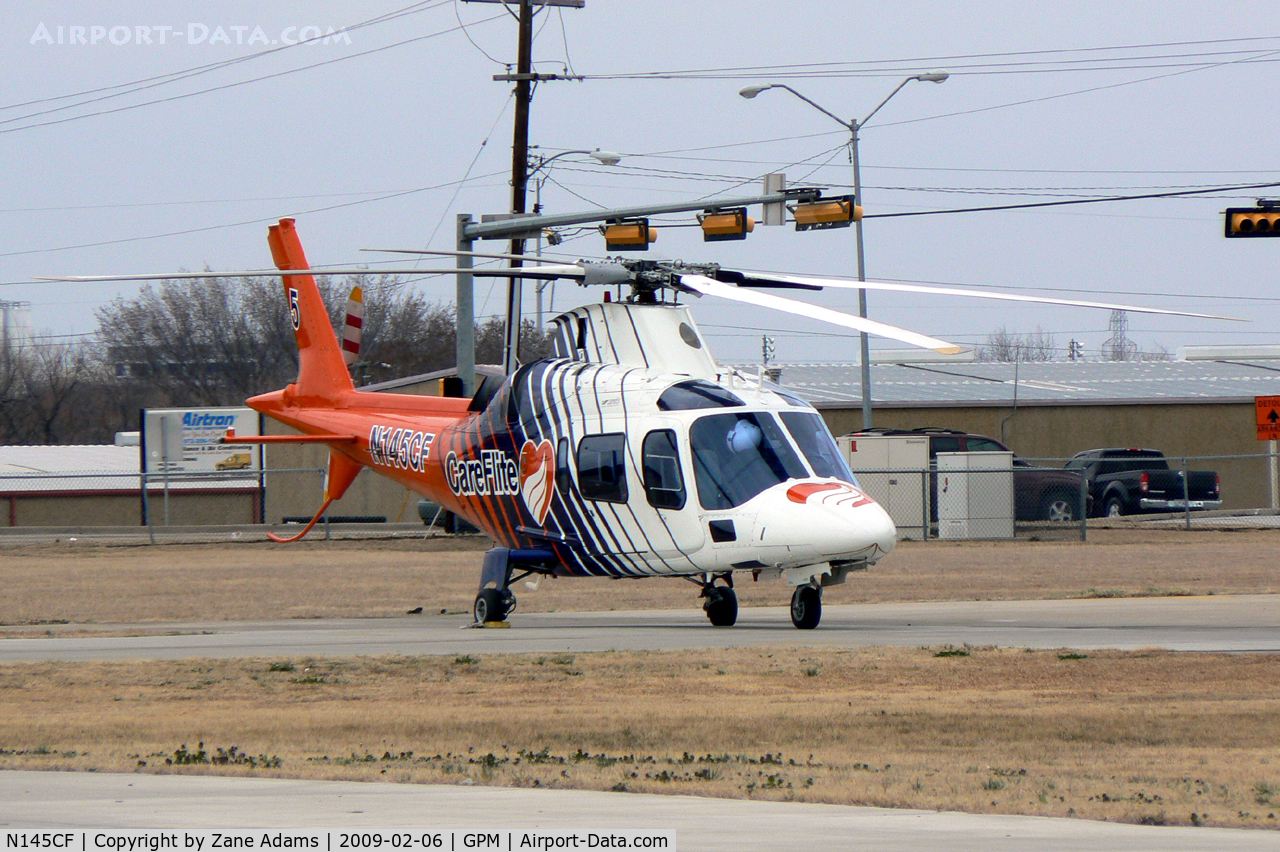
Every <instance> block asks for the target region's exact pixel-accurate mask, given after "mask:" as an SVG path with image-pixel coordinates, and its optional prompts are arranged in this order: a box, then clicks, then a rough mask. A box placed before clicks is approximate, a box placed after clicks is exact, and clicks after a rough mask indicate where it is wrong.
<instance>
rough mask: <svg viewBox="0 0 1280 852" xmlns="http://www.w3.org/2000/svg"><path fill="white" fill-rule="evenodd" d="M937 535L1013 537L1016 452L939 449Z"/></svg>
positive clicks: (951, 537) (961, 537)
mask: <svg viewBox="0 0 1280 852" xmlns="http://www.w3.org/2000/svg"><path fill="white" fill-rule="evenodd" d="M937 459H938V474H937V476H938V538H947V539H1000V538H1013V518H1014V513H1013V453H938V456H937Z"/></svg>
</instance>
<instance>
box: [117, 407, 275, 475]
mask: <svg viewBox="0 0 1280 852" xmlns="http://www.w3.org/2000/svg"><path fill="white" fill-rule="evenodd" d="M228 429H235V430H236V434H237V435H257V434H258V412H256V411H254V410H252V409H250V408H148V409H146V410H145V411H143V412H142V460H143V465H144V467H145V469H146V471H147V472H148V473H163V472H165V471H168V472H169V473H171V474H178V473H210V474H216V473H226V474H235V473H242V472H244V471H256V470H260V469H261V468H262V465H261V464H260V460H261V458H262V455H261V451H260V450H259V448H258V447H257V446H254V445H250V444H220V443H218V442H219V441H220V440H221V439H222V437H223V436H224V435H226V434H227V430H228Z"/></svg>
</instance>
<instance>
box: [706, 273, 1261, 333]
mask: <svg viewBox="0 0 1280 852" xmlns="http://www.w3.org/2000/svg"><path fill="white" fill-rule="evenodd" d="M720 278H721V280H723V281H727V282H729V283H733V284H737V285H739V286H741V287H770V286H777V287H783V288H798V289H801V290H820V289H822V288H824V287H832V288H839V289H845V290H893V291H897V292H900V293H931V294H934V295H938V296H969V297H971V298H974V299H999V300H1001V301H1005V302H1038V303H1040V304H1043V305H1063V306H1066V307H1075V308H1102V309H1103V310H1109V311H1132V312H1134V313H1141V314H1164V315H1166V316H1176V317H1196V318H1197V319H1215V320H1230V321H1232V322H1248V320H1245V319H1241V318H1240V317H1228V316H1219V315H1218V314H1201V313H1195V312H1193V311H1173V310H1167V309H1165V308H1145V307H1142V306H1140V305H1116V304H1111V303H1110V302H1090V301H1082V300H1079V299H1054V298H1051V297H1049V296H1024V295H1021V294H1016V293H993V292H991V291H990V290H968V289H961V288H959V287H932V286H927V285H923V284H895V283H893V282H890V281H854V280H852V279H849V278H817V277H814V276H811V275H787V274H778V275H775V274H773V273H767V274H762V275H757V274H747V273H743V272H734V271H732V270H721V271H720Z"/></svg>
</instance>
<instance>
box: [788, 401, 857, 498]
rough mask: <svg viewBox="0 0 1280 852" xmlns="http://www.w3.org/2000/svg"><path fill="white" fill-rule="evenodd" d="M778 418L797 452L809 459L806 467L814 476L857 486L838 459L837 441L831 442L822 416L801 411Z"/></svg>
mask: <svg viewBox="0 0 1280 852" xmlns="http://www.w3.org/2000/svg"><path fill="white" fill-rule="evenodd" d="M781 417H782V423H783V425H785V426H786V427H787V431H788V432H790V433H791V437H792V438H795V441H796V445H797V446H798V447H800V452H801V453H803V454H804V457H805V458H806V459H808V460H809V467H811V468H813V473H814V475H815V476H829V477H831V478H832V479H841V480H844V481H845V482H848V483H850V484H853V485H857V484H858V481H857V480H856V479H854V478H853V473H852V472H851V471H850V470H849V465H847V464H845V461H844V459H843V458H841V457H840V450H839V448H837V447H836V442H835V441H833V440H831V433H830V432H829V431H827V424H826V423H824V422H823V420H822V417H820V416H819V415H817V414H812V413H809V412H800V411H784V412H782V414H781Z"/></svg>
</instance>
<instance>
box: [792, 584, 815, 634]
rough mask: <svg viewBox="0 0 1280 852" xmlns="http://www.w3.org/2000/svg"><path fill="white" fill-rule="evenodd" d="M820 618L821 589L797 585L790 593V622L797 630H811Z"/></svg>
mask: <svg viewBox="0 0 1280 852" xmlns="http://www.w3.org/2000/svg"><path fill="white" fill-rule="evenodd" d="M821 620H822V589H819V588H815V587H814V586H797V587H796V590H795V591H794V592H792V593H791V623H792V624H794V625H795V626H796V628H797V629H799V630H812V629H813V628H815V627H817V626H818V622H819V621H821Z"/></svg>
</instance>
